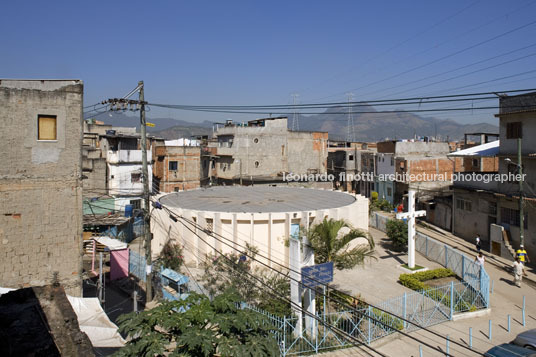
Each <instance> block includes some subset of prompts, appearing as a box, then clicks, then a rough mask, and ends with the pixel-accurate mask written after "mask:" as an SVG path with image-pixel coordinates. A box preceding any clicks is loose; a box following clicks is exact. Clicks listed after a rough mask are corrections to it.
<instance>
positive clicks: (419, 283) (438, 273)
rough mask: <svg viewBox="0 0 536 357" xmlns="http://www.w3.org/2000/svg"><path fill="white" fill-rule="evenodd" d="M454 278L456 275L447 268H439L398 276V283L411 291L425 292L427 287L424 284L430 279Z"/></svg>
mask: <svg viewBox="0 0 536 357" xmlns="http://www.w3.org/2000/svg"><path fill="white" fill-rule="evenodd" d="M451 276H456V274H455V273H454V272H453V271H452V270H450V269H447V268H439V269H433V270H426V271H420V272H417V273H413V274H400V276H399V277H398V281H399V282H400V284H402V285H404V286H405V287H408V288H410V289H411V290H416V291H421V290H425V289H426V288H428V287H429V286H428V285H426V284H425V283H424V282H425V281H427V280H432V279H440V278H447V277H451Z"/></svg>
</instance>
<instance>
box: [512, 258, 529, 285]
mask: <svg viewBox="0 0 536 357" xmlns="http://www.w3.org/2000/svg"><path fill="white" fill-rule="evenodd" d="M512 268H513V269H514V284H516V286H517V287H518V288H520V287H521V280H522V279H523V275H525V276H526V275H527V273H525V269H524V267H523V264H521V262H520V261H519V257H516V261H515V262H514V265H513V266H512Z"/></svg>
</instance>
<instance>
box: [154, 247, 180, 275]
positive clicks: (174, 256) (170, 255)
mask: <svg viewBox="0 0 536 357" xmlns="http://www.w3.org/2000/svg"><path fill="white" fill-rule="evenodd" d="M182 250H183V249H182V247H181V246H180V245H178V244H176V243H172V242H171V241H168V242H167V243H166V245H165V246H164V248H163V249H162V252H161V253H160V257H159V260H160V261H161V262H162V264H163V265H164V267H166V268H169V269H172V270H175V271H176V272H178V271H180V268H181V266H182V264H183V262H184V256H183V252H182Z"/></svg>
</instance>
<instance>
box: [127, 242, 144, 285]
mask: <svg viewBox="0 0 536 357" xmlns="http://www.w3.org/2000/svg"><path fill="white" fill-rule="evenodd" d="M146 264H147V263H146V260H145V257H144V256H142V255H140V254H139V253H138V252H135V251H133V250H132V249H131V250H129V257H128V272H129V273H130V274H132V275H134V276H135V277H137V278H138V279H140V280H141V281H145V280H146V278H145V277H146V272H145V266H146Z"/></svg>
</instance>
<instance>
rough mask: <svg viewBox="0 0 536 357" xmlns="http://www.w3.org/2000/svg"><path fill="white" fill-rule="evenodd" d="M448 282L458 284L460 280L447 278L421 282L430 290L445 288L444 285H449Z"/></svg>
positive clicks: (452, 277) (454, 277) (455, 277)
mask: <svg viewBox="0 0 536 357" xmlns="http://www.w3.org/2000/svg"><path fill="white" fill-rule="evenodd" d="M450 282H454V283H459V282H460V279H458V277H457V276H448V277H446V278H439V279H432V280H426V281H423V283H425V284H426V285H428V286H431V287H432V288H437V287H440V286H445V285H448V284H450Z"/></svg>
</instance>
